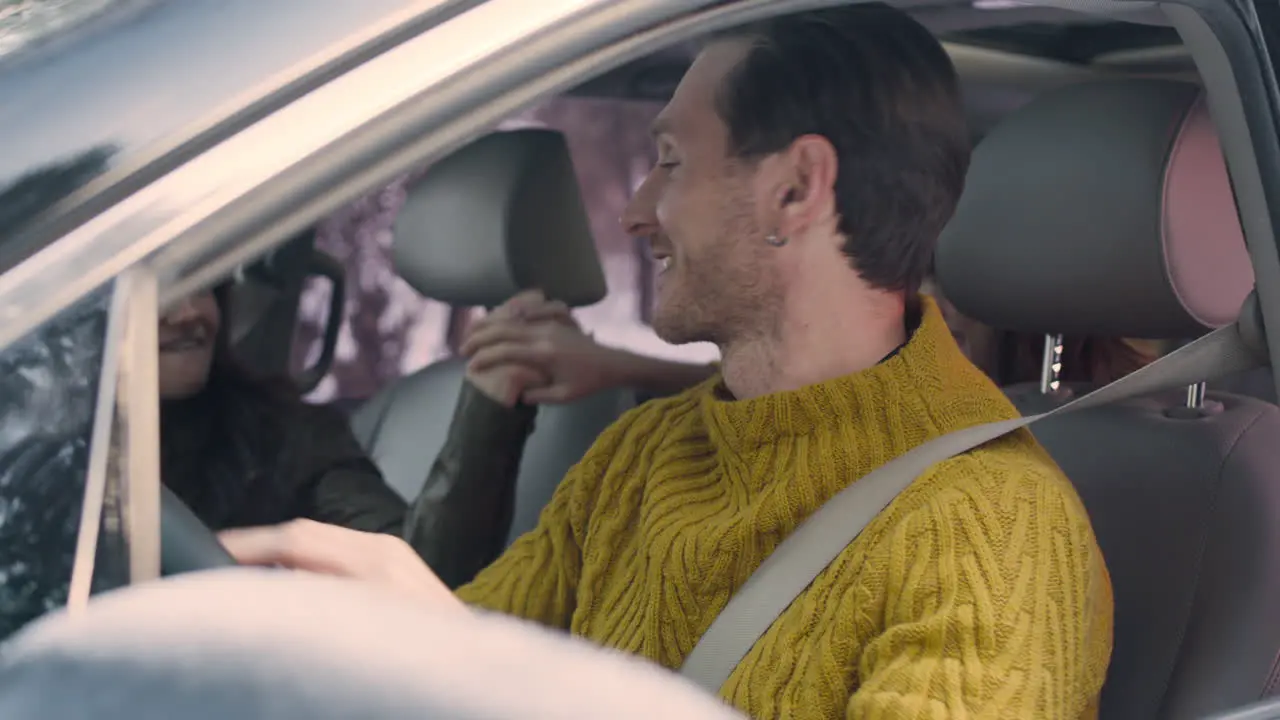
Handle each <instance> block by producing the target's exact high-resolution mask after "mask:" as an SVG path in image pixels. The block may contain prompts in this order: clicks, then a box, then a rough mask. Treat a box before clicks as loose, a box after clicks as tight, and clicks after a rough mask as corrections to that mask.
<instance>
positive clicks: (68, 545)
mask: <svg viewBox="0 0 1280 720" xmlns="http://www.w3.org/2000/svg"><path fill="white" fill-rule="evenodd" d="M109 297H110V292H109V290H104V291H100V292H98V293H96V294H94V295H91V296H89V297H88V298H86V299H84V300H82V301H81V302H79V303H77V304H75V305H73V306H72V307H70V308H68V309H67V310H64V311H63V312H62V313H61V314H59V315H58V316H56V317H54V318H53V319H51V320H49V321H48V322H46V323H44V324H43V325H41V326H40V327H39V328H37V329H36V330H34V331H32V332H31V333H30V334H28V335H27V336H26V337H24V338H22V339H21V340H19V341H18V342H16V343H14V344H13V345H10V346H9V347H7V348H5V349H4V350H2V351H0V638H3V637H6V636H8V635H9V634H11V633H12V632H13V631H14V630H16V629H18V628H20V627H21V626H22V625H24V624H25V623H27V622H29V621H30V620H32V619H34V618H36V617H38V616H39V615H41V614H43V613H45V612H48V611H50V610H53V609H56V608H58V607H60V606H62V605H63V604H65V602H66V598H67V586H68V583H69V581H70V578H71V567H72V561H73V558H74V554H75V546H76V536H77V533H78V531H79V523H80V508H81V503H82V501H83V496H84V485H85V478H86V473H87V470H88V465H89V447H90V437H91V434H92V431H93V422H94V410H95V407H96V404H97V393H98V385H99V377H98V376H99V372H100V369H101V367H102V358H103V347H104V340H105V333H106V326H107V314H108V300H109ZM119 528H120V523H119V521H118V503H112V502H111V501H110V498H108V502H107V503H106V507H105V509H104V518H103V524H102V531H101V532H102V536H100V541H99V553H98V557H99V558H100V559H101V562H99V563H97V565H96V568H97V571H96V572H95V575H94V587H95V589H99V590H101V589H106V588H110V587H114V586H117V585H119V584H122V583H123V582H124V581H125V579H126V576H122V575H120V572H121V570H123V569H124V568H125V562H124V561H123V560H122V558H117V557H115V556H116V555H118V554H121V553H122V547H123V542H122V540H121V538H119V537H116V536H118V534H119Z"/></svg>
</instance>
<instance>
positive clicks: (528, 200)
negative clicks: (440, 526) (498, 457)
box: [352, 128, 635, 536]
mask: <svg viewBox="0 0 1280 720" xmlns="http://www.w3.org/2000/svg"><path fill="white" fill-rule="evenodd" d="M392 251H393V257H394V262H395V267H396V272H397V273H398V274H399V275H400V277H401V278H403V279H404V280H405V282H407V283H408V284H409V285H411V286H412V287H413V288H414V289H415V290H417V291H418V292H419V293H422V294H423V295H424V296H426V297H429V298H432V299H434V300H439V301H441V302H444V303H448V304H450V305H452V306H455V307H488V308H492V307H496V306H498V305H500V304H502V303H503V302H504V301H506V300H507V299H508V298H510V297H511V296H512V295H514V294H515V293H517V292H519V291H521V290H525V289H530V288H538V289H541V290H543V291H544V292H545V293H546V294H547V295H548V296H549V297H551V298H553V299H558V300H562V301H564V302H566V303H568V304H569V305H570V306H574V307H577V306H582V305H589V304H592V303H595V302H598V301H600V300H601V299H603V298H604V296H605V282H604V273H603V270H602V269H601V266H600V260H599V257H598V256H597V254H596V249H595V242H594V240H593V238H592V236H591V229H590V225H589V223H588V219H587V215H586V211H585V209H584V207H583V204H582V199H581V197H580V194H579V189H578V181H577V178H576V176H575V175H574V169H573V163H572V162H571V159H570V157H569V150H568V145H567V144H566V142H565V138H564V136H563V135H562V134H561V133H559V132H556V131H553V130H543V129H528V128H526V129H520V130H512V131H508V132H496V133H492V134H490V135H487V136H485V137H482V138H480V139H479V140H477V141H475V142H474V143H472V144H470V145H468V146H466V147H464V148H462V149H460V150H458V151H457V152H455V153H454V154H453V155H450V156H449V157H447V158H445V159H443V160H441V161H439V162H438V163H436V165H434V166H433V167H432V168H431V169H430V170H429V171H428V172H427V173H426V175H424V176H423V178H422V179H421V180H420V181H419V182H418V183H416V184H415V185H414V186H413V187H412V188H411V189H410V191H409V197H408V199H407V201H406V203H405V206H404V208H403V210H402V211H401V213H400V217H399V218H398V219H397V221H396V228H395V244H394V246H393V249H392ZM465 370H466V362H465V360H464V359H462V358H450V359H447V360H443V361H440V362H437V363H434V364H432V365H430V366H428V367H426V368H424V369H422V370H419V371H418V372H415V373H413V374H412V375H408V376H406V377H404V378H401V379H400V380H397V381H396V382H394V383H391V385H390V386H388V387H386V388H384V389H383V390H382V391H381V392H380V393H378V394H377V395H375V396H374V397H373V398H372V399H371V400H369V401H368V402H367V403H365V404H364V405H363V406H362V407H360V408H359V409H358V410H357V411H356V412H355V413H354V414H353V417H352V428H353V430H354V431H355V435H356V437H357V438H358V439H359V440H360V442H361V444H362V445H363V446H364V448H365V449H366V450H367V451H368V452H369V454H370V456H371V457H372V458H373V460H374V462H376V463H377V465H378V467H379V468H380V469H381V471H382V473H383V476H384V477H385V478H386V480H387V483H388V484H390V485H391V487H392V488H394V489H395V490H396V491H397V492H398V493H400V494H401V495H402V496H403V497H405V498H406V499H408V500H412V499H413V498H415V497H416V496H417V494H418V491H419V490H421V488H422V485H423V482H424V480H425V479H426V476H427V473H428V471H429V470H430V469H431V465H432V463H433V462H434V461H435V458H436V455H437V454H439V452H440V448H441V447H442V446H443V445H444V441H445V436H446V434H447V433H448V430H449V425H450V420H451V419H452V417H453V412H454V408H455V405H456V403H457V400H458V391H459V389H460V388H461V387H462V381H463V376H464V374H465ZM634 404H635V394H634V393H633V392H631V391H629V390H626V389H613V390H606V391H603V392H601V393H599V394H597V395H594V396H591V397H587V398H584V399H582V400H579V401H577V402H574V403H569V404H566V405H551V406H546V407H542V408H540V409H539V411H538V418H537V425H536V428H535V430H534V432H533V434H532V435H531V436H530V437H529V440H528V443H527V444H526V445H525V452H524V457H523V461H522V462H521V465H520V471H519V475H518V479H517V483H516V503H515V508H514V512H513V518H512V528H511V531H510V535H511V536H518V535H519V534H522V533H523V532H524V531H526V530H529V529H532V527H533V526H534V524H535V523H536V522H537V517H538V514H539V513H541V511H542V508H543V507H544V506H545V505H546V504H547V501H548V500H550V498H551V494H552V492H553V491H554V490H555V488H556V487H557V486H558V485H559V484H560V481H561V479H563V478H564V475H565V473H566V472H567V471H568V469H569V468H570V466H572V465H573V464H574V463H576V462H577V461H578V460H580V459H581V458H582V455H583V454H584V453H585V452H586V451H587V449H588V448H589V447H590V446H591V444H592V443H593V442H595V439H596V437H597V436H598V435H599V434H600V433H601V432H602V431H603V430H604V429H605V428H606V427H608V426H609V424H611V423H612V422H613V421H614V420H616V419H617V418H618V416H619V415H621V414H622V413H623V412H625V411H626V410H628V409H630V408H631V407H632V406H633V405H634Z"/></svg>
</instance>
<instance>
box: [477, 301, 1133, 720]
mask: <svg viewBox="0 0 1280 720" xmlns="http://www.w3.org/2000/svg"><path fill="white" fill-rule="evenodd" d="M924 304H925V311H924V316H923V320H922V322H921V325H920V327H919V329H918V330H916V331H915V332H914V333H913V336H912V337H911V339H910V341H909V342H908V343H907V345H906V346H905V347H904V348H903V349H902V350H901V352H899V353H898V354H896V355H895V356H893V357H892V358H889V359H888V360H886V361H885V362H883V363H881V364H879V365H877V366H876V367H874V368H871V369H869V370H866V371H864V372H861V373H857V374H855V375H852V376H849V377H843V378H839V379H836V380H831V381H829V382H824V383H821V384H818V385H814V386H811V387H807V388H804V389H801V390H798V391H795V392H785V393H778V394H775V395H770V396H766V397H761V398H758V399H754V400H747V401H726V400H724V399H722V397H723V391H722V390H721V389H720V388H721V385H720V381H719V379H713V380H712V381H709V382H708V383H706V384H704V385H702V386H699V387H697V388H694V389H692V390H690V391H688V392H685V393H684V394H682V395H679V396H677V397H673V398H670V399H664V400H659V401H654V402H651V403H648V404H646V405H644V406H643V407H640V408H637V409H635V410H634V411H632V412H630V413H628V414H627V415H626V416H625V417H623V418H622V419H621V420H619V421H618V422H617V423H616V424H615V425H614V426H613V427H612V428H610V429H609V430H608V431H606V432H605V433H604V434H603V435H602V436H601V437H600V439H599V440H598V441H597V442H596V444H595V446H594V447H593V448H592V449H591V450H590V452H588V453H587V456H586V457H585V458H584V459H583V461H582V462H581V463H579V464H578V465H577V466H576V467H575V468H574V469H573V470H572V471H571V472H570V473H569V476H568V477H567V478H566V480H565V482H564V483H563V484H562V486H561V487H560V488H559V490H558V491H557V492H556V494H555V497H554V498H553V499H552V501H551V503H550V504H549V506H548V507H547V509H546V511H545V512H544V513H543V515H542V518H541V521H540V523H539V525H538V527H537V528H536V529H535V530H533V531H532V532H530V533H529V534H527V535H525V536H524V537H523V538H521V539H520V540H518V541H517V542H516V543H515V544H514V545H513V546H512V547H511V549H510V550H509V551H508V552H507V553H506V554H505V555H503V556H502V557H501V558H500V559H499V560H498V561H497V562H496V563H495V564H494V565H493V566H491V567H490V568H488V569H486V570H485V571H484V572H483V573H481V574H480V576H479V577H478V578H477V579H476V580H475V582H474V583H472V584H470V585H468V586H466V587H464V588H462V589H461V590H460V594H461V596H462V597H463V599H464V600H466V601H468V602H470V603H473V604H475V605H478V606H482V607H486V608H490V609H493V610H498V611H502V612H506V613H511V614H514V615H518V616H521V617H524V618H528V619H532V620H535V621H538V622H541V623H544V624H546V625H550V626H553V627H558V628H565V629H568V630H570V631H572V632H573V633H574V634H577V635H580V636H583V637H585V638H589V639H591V640H594V641H596V642H599V643H601V644H603V645H606V646H609V647H613V648H618V649H621V650H624V651H627V652H631V653H636V654H638V655H641V656H643V657H646V658H649V659H651V660H653V661H655V662H658V663H661V664H662V665H664V666H666V667H668V668H678V667H679V666H680V664H681V662H682V661H683V660H684V658H685V656H686V655H687V654H688V653H689V651H690V650H691V649H692V648H693V646H694V643H695V642H697V640H698V638H699V637H700V636H701V635H702V633H703V632H704V631H705V630H706V628H707V627H708V626H709V625H710V623H711V621H712V619H713V618H715V616H716V614H717V613H718V612H719V611H720V610H721V608H723V607H724V605H725V603H726V602H728V600H729V596H730V595H731V594H732V593H733V592H734V590H736V589H737V588H738V587H740V586H741V585H742V583H743V582H744V581H745V580H746V579H747V577H748V576H749V575H750V574H751V572H752V571H753V570H755V569H756V567H757V566H758V565H759V564H760V562H761V560H762V559H763V558H764V557H765V556H767V555H768V554H769V553H770V552H771V551H772V550H773V549H774V547H776V546H777V544H778V543H779V541H781V540H782V539H783V538H785V537H786V536H787V534H788V533H790V532H791V531H792V530H793V529H794V528H795V527H796V525H797V524H798V523H800V521H802V520H803V519H804V518H805V517H806V516H808V515H809V514H810V513H812V512H813V511H814V510H815V509H817V508H818V507H819V506H821V505H822V503H823V502H824V501H825V500H826V499H827V498H829V497H831V496H832V495H833V494H835V493H836V492H837V491H838V490H840V489H841V488H843V487H845V486H847V485H849V484H850V483H852V482H855V481H857V479H858V478H860V477H862V476H863V475H864V474H866V473H867V472H868V471H870V470H871V469H872V468H875V467H877V466H879V465H882V464H883V463H885V462H886V461H888V460H889V459H890V458H893V457H895V456H897V455H899V454H901V453H903V452H904V451H906V450H908V449H909V448H911V447H913V446H915V445H918V444H920V443H922V442H924V441H925V440H927V439H929V438H932V437H935V436H938V435H941V434H943V433H946V432H948V431H950V430H955V429H957V428H963V427H966V426H970V425H975V424H978V423H983V422H988V421H993V420H1002V419H1005V418H1009V417H1012V416H1014V415H1015V412H1016V411H1015V410H1014V408H1013V407H1012V406H1011V405H1010V404H1009V403H1008V402H1007V401H1006V400H1005V398H1004V396H1003V395H1002V394H1001V393H1000V391H999V390H998V389H997V388H996V387H995V386H994V385H993V384H992V383H991V382H990V381H989V380H988V379H987V378H986V376H984V375H983V374H982V373H981V372H980V371H979V370H977V369H976V368H975V367H974V366H973V365H971V364H970V363H969V362H968V361H967V360H966V359H965V358H964V356H963V355H962V354H961V352H960V350H959V348H957V347H956V344H955V342H954V341H953V340H952V337H951V335H950V333H949V331H948V330H947V327H946V325H945V323H944V322H943V319H942V316H941V314H940V312H939V311H938V308H937V306H936V305H935V304H933V302H932V301H930V300H927V299H926V300H925V301H924ZM1111 613H1112V601H1111V586H1110V581H1109V578H1108V576H1107V571H1106V568H1105V567H1104V565H1103V561H1102V556H1101V554H1100V552H1099V550H1098V547H1097V545H1096V543H1095V540H1094V536H1093V532H1092V529H1091V527H1090V525H1089V519H1088V517H1087V516H1086V514H1085V511H1084V508H1083V507H1082V505H1081V503H1080V500H1079V499H1078V498H1077V496H1076V493H1075V491H1074V490H1073V489H1072V487H1071V485H1070V484H1069V482H1068V481H1067V480H1066V478H1065V477H1064V476H1063V475H1062V473H1061V471H1060V470H1059V469H1058V468H1057V466H1056V465H1055V464H1054V463H1053V461H1052V460H1051V459H1050V458H1049V457H1048V455H1047V454H1046V453H1045V451H1044V450H1043V449H1042V448H1041V447H1040V446H1039V445H1038V444H1037V443H1036V442H1035V440H1034V439H1032V437H1031V435H1030V434H1029V433H1027V432H1025V431H1023V432H1021V433H1018V434H1015V435H1012V436H1009V437H1006V438H1004V439H1002V440H999V441H996V442H994V443H991V444H989V445H987V446H985V447H982V448H980V449H978V450H975V451H973V452H970V453H968V454H967V455H964V456H961V457H957V458H953V459H952V460H949V461H947V462H944V463H941V464H939V465H937V466H935V467H934V468H933V469H932V470H931V471H929V472H928V473H926V474H925V475H924V476H922V477H920V478H919V479H918V480H916V482H915V483H914V484H913V485H912V486H911V487H910V488H908V489H907V490H906V491H905V492H904V493H903V494H902V495H901V496H900V497H899V498H898V499H897V500H895V501H894V502H893V503H892V504H891V505H890V506H889V507H888V508H887V509H886V510H885V511H884V512H882V513H881V514H880V515H879V517H877V518H876V519H875V520H874V521H873V522H872V523H871V524H870V525H868V526H867V528H866V529H865V530H864V531H863V533H862V534H861V536H859V537H858V539H857V540H856V541H855V542H854V543H853V544H852V545H851V546H850V547H849V548H847V549H846V550H845V551H844V553H843V554H842V555H840V557H839V558H837V560H836V561H835V562H834V563H833V564H832V565H831V566H830V567H829V568H827V570H826V571H825V572H824V573H823V574H822V575H821V576H819V577H818V579H817V581H816V582H814V583H813V585H812V586H810V588H809V589H808V590H807V591H806V592H805V593H804V594H803V595H801V596H800V597H799V598H798V599H797V600H796V601H795V603H794V604H793V605H792V606H791V607H790V608H789V609H788V610H787V611H786V613H785V614H783V616H782V617H781V618H779V620H778V621H777V622H776V623H775V624H774V625H773V627H772V628H771V629H770V630H769V632H768V633H767V634H766V635H765V636H764V637H763V638H762V639H761V640H760V641H759V642H758V643H757V644H756V646H755V648H754V649H753V650H752V651H751V653H750V654H749V655H748V656H747V657H746V659H745V660H744V661H743V663H742V664H741V665H740V666H739V667H738V669H737V671H736V672H735V673H734V674H733V676H732V677H731V678H730V679H729V681H728V682H727V683H726V684H725V686H724V687H723V688H722V690H721V695H722V696H723V697H724V698H725V699H726V700H727V701H729V702H730V703H732V704H733V705H735V706H736V707H738V708H739V709H741V710H743V711H744V712H746V713H747V714H749V715H750V716H752V717H754V718H796V719H799V718H843V717H848V718H859V719H866V720H876V719H880V718H894V719H897V718H913V719H914V718H921V719H924V718H930V719H936V718H1047V719H1051V720H1052V719H1058V718H1061V719H1063V720H1067V719H1070V720H1075V719H1076V718H1091V717H1096V715H1097V708H1096V701H1097V697H1098V693H1099V690H1100V689H1101V687H1102V682H1103V677H1104V675H1105V673H1106V669H1107V662H1108V658H1109V655H1110V650H1111Z"/></svg>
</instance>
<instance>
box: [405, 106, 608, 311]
mask: <svg viewBox="0 0 1280 720" xmlns="http://www.w3.org/2000/svg"><path fill="white" fill-rule="evenodd" d="M392 258H393V260H394V262H395V266H396V271H397V272H398V273H399V274H400V277H402V278H404V279H405V281H406V282H408V283H409V284H410V285H411V286H413V288H414V289H416V290H417V291H418V292H420V293H422V294H423V295H425V296H427V297H429V298H432V299H435V300H440V301H442V302H446V303H450V304H453V305H461V306H486V307H493V306H496V305H500V304H501V303H502V302H503V301H505V300H506V299H507V298H509V297H511V296H512V295H514V294H515V293H517V292H519V291H521V290H527V289H533V288H537V289H541V290H542V291H544V292H545V293H546V294H547V296H548V297H550V298H552V299H555V300H562V301H564V302H566V303H568V304H569V305H572V306H581V305H590V304H592V303H596V302H599V301H600V300H601V299H603V298H604V296H605V292H606V290H605V281H604V271H603V270H602V269H601V267H600V258H599V257H598V256H597V255H596V247H595V241H594V239H593V238H592V236H591V226H590V223H589V222H588V220H587V214H586V210H585V209H584V208H583V204H582V197H581V195H580V194H579V191H578V180H577V177H576V176H575V175H574V172H573V162H572V161H571V160H570V158H569V148H568V145H567V144H566V143H565V139H564V136H563V135H562V134H560V133H558V132H556V131H554V130H542V129H521V130H512V131H508V132H496V133H493V134H490V135H487V136H485V137H482V138H480V139H479V140H477V141H475V142H474V143H472V144H470V145H468V146H466V147H464V148H462V149H461V150H458V151H457V152H455V153H453V154H452V155H450V156H449V157H446V158H444V159H443V160H441V161H439V162H438V163H436V164H435V165H434V166H432V167H431V169H430V170H428V171H427V173H426V174H425V175H424V176H423V177H422V179H421V180H419V181H418V182H417V183H416V184H415V185H414V186H413V187H412V188H411V189H410V190H409V197H408V199H407V200H406V201H405V204H404V207H403V209H402V210H401V211H400V215H399V217H398V218H397V220H396V227H395V242H394V244H393V246H392Z"/></svg>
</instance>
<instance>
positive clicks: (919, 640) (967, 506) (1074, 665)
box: [847, 471, 1112, 720]
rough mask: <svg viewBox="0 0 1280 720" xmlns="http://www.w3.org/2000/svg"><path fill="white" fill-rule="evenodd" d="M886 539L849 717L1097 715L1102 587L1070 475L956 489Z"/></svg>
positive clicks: (1107, 603)
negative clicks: (875, 630) (881, 581)
mask: <svg viewBox="0 0 1280 720" xmlns="http://www.w3.org/2000/svg"><path fill="white" fill-rule="evenodd" d="M886 542H888V544H889V553H888V563H887V565H888V569H887V574H886V576H885V586H886V588H887V589H888V592H887V594H886V598H887V600H886V605H885V608H884V613H885V616H884V622H885V625H884V631H883V632H882V633H881V634H880V635H879V636H878V637H877V638H875V639H874V640H873V641H872V642H870V643H868V645H867V646H866V647H865V650H864V652H863V653H862V656H861V658H860V659H859V667H858V670H859V673H858V674H859V676H860V678H861V682H860V684H859V687H858V689H857V690H856V692H855V693H854V695H853V697H852V698H851V699H850V701H849V703H848V712H847V715H848V717H849V718H851V719H852V718H857V719H858V720H880V719H882V718H884V719H887V718H894V720H904V719H908V718H910V719H915V718H920V719H921V720H923V719H924V718H930V719H933V718H959V717H966V718H1030V717H1034V718H1043V719H1044V720H1079V719H1080V718H1090V717H1096V716H1097V706H1096V702H1097V697H1098V694H1099V692H1100V690H1101V688H1102V682H1103V679H1104V677H1105V675H1106V669H1107V661H1108V658H1109V656H1110V652H1111V639H1112V635H1111V621H1112V614H1111V613H1112V599H1111V585H1110V580H1109V578H1108V576H1107V571H1106V568H1105V566H1104V564H1103V560H1102V555H1101V552H1100V550H1099V549H1098V547H1097V545H1096V542H1095V540H1094V537H1093V533H1092V530H1091V528H1090V525H1089V520H1088V517H1087V516H1086V515H1085V511H1084V508H1083V507H1082V505H1081V504H1080V501H1079V500H1078V498H1077V497H1076V496H1075V493H1074V491H1073V490H1072V489H1071V488H1070V486H1069V485H1068V484H1067V481H1066V479H1065V478H1062V477H1061V476H1060V475H1058V474H1056V473H1049V472H1047V471H1045V472H1036V471H1032V472H1030V473H1028V474H1025V475H1023V476H1022V477H1013V478H1010V480H1009V481H1008V482H1000V483H996V482H988V483H985V485H984V484H983V483H981V482H974V483H971V484H970V487H967V488H966V486H965V484H963V483H961V484H960V486H959V487H958V488H955V487H953V489H951V490H948V491H944V492H942V493H939V496H938V497H935V498H933V499H932V500H931V501H929V502H927V503H925V504H924V505H923V506H922V507H921V508H919V509H917V510H916V511H914V513H913V515H912V516H910V517H909V518H908V519H906V521H905V522H904V523H903V526H902V527H901V528H899V529H898V531H897V532H893V533H892V536H891V537H889V538H887V539H886Z"/></svg>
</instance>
